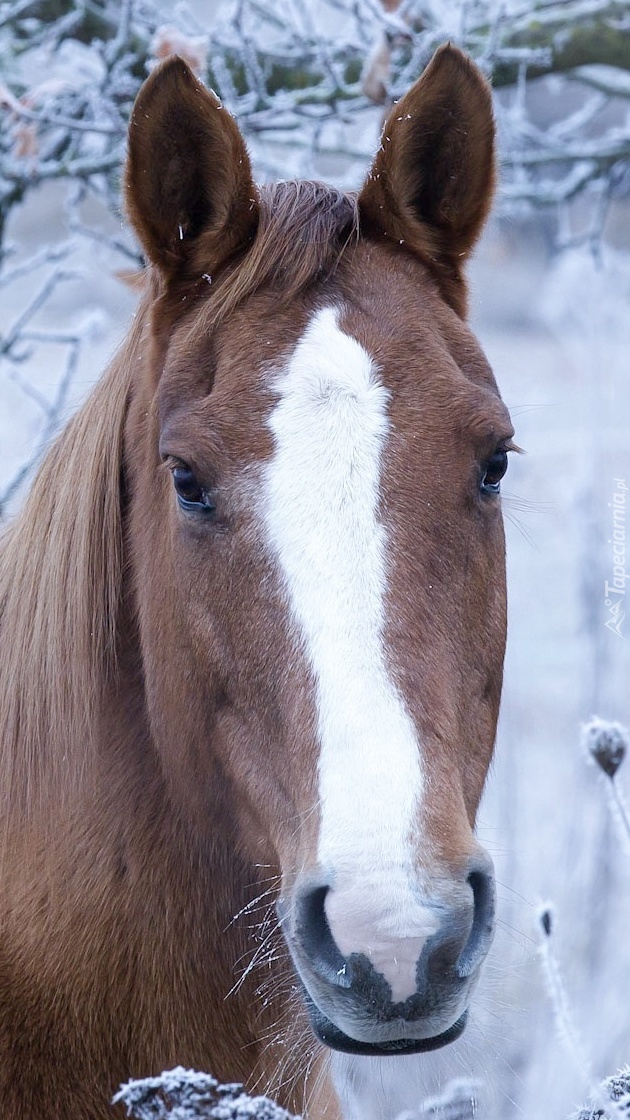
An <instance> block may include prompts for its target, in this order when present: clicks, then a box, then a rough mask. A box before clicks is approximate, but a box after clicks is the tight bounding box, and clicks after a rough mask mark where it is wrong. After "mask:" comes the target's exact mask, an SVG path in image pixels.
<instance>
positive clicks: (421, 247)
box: [359, 45, 495, 315]
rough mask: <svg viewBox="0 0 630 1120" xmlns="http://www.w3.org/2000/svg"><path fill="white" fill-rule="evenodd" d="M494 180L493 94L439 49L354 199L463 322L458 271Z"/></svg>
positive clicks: (373, 230) (393, 117)
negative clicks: (430, 278)
mask: <svg viewBox="0 0 630 1120" xmlns="http://www.w3.org/2000/svg"><path fill="white" fill-rule="evenodd" d="M494 181H495V163H494V118H493V112H492V95H491V92H490V87H489V85H488V83H487V82H486V80H485V78H483V76H482V75H481V73H480V71H479V70H478V69H477V67H476V66H475V65H474V63H473V62H471V60H470V59H469V58H468V57H467V56H466V55H465V54H462V52H461V51H460V50H457V48H456V47H452V46H450V45H448V46H445V47H441V48H440V49H439V50H438V51H437V52H436V54H435V55H434V57H433V59H432V61H431V62H430V64H429V66H428V67H427V69H426V70H425V71H424V73H423V75H422V77H421V78H419V80H418V81H417V82H416V83H415V85H414V86H412V88H411V89H410V90H409V92H408V93H407V94H405V96H404V97H403V98H402V99H401V100H400V101H399V102H398V103H397V104H396V105H395V106H394V108H393V110H392V112H391V113H390V116H389V118H388V120H387V122H386V124H385V127H384V129H383V136H382V142H381V147H380V149H379V152H378V154H377V156H376V158H375V160H374V163H373V165H372V170H371V172H370V174H369V176H368V178H367V181H366V183H365V185H364V187H363V189H362V191H361V193H360V195H359V211H360V215H361V226H362V228H363V230H364V232H365V233H366V234H368V235H372V236H380V237H386V238H387V240H388V241H393V242H394V243H395V244H397V243H400V244H402V243H404V244H405V246H406V248H407V249H408V250H411V252H413V253H415V254H416V255H417V256H419V257H421V259H422V260H423V261H424V262H425V263H426V264H427V266H428V267H429V269H430V270H431V271H432V272H433V274H434V275H435V276H436V278H437V281H438V283H439V286H440V289H441V292H442V295H443V296H444V298H445V299H446V300H447V302H448V303H450V304H451V306H452V307H454V308H455V310H456V311H457V312H458V314H460V315H463V314H464V313H465V307H466V290H465V284H464V280H463V276H462V266H463V264H464V262H465V260H466V257H467V256H468V254H469V252H470V250H471V249H472V247H473V245H474V243H475V241H476V240H477V238H478V236H479V234H480V232H481V229H482V226H483V224H484V222H485V219H486V217H487V214H488V210H489V208H490V203H491V201H492V195H493V190H494Z"/></svg>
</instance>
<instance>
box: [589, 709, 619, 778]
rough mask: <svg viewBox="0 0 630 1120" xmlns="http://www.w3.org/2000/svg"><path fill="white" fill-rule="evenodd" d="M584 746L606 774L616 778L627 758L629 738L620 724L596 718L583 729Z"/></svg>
mask: <svg viewBox="0 0 630 1120" xmlns="http://www.w3.org/2000/svg"><path fill="white" fill-rule="evenodd" d="M582 744H583V746H584V749H585V750H586V752H587V754H588V755H589V757H590V758H592V759H594V760H595V762H596V763H597V765H598V766H600V767H601V769H602V770H603V771H604V773H605V774H607V775H608V777H609V778H614V776H615V774H616V773H617V770H618V769H619V767H620V766H621V763H622V762H623V760H624V758H625V756H626V752H627V750H628V744H629V736H628V732H627V731H626V729H625V727H622V726H621V724H620V723H612V722H611V721H610V720H605V719H599V718H598V717H597V716H594V717H593V719H592V720H590V721H589V722H588V723H585V724H584V726H583V727H582Z"/></svg>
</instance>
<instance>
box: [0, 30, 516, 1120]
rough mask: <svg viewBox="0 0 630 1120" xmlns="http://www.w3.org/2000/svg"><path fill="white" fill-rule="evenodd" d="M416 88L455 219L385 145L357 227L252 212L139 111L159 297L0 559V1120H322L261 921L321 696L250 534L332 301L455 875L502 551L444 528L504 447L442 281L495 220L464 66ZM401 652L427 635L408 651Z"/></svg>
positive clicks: (351, 219) (227, 125)
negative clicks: (300, 350)
mask: <svg viewBox="0 0 630 1120" xmlns="http://www.w3.org/2000/svg"><path fill="white" fill-rule="evenodd" d="M452 74H456V75H458V81H457V82H456V83H455V85H456V86H457V88H456V90H455V92H454V98H455V101H454V106H455V108H454V111H459V109H460V108H461V105H462V97H463V96H464V95H465V96H464V100H465V99H466V98H468V99H469V100H471V99H472V96H473V93H475V96H476V98H477V100H476V102H475V104H476V110H477V112H478V113H479V114H480V116H481V118H482V120H481V122H480V124H479V127H478V128H474V127H472V123H473V122H470V123H471V135H470V142H469V146H468V147H467V148H466V149H465V151H464V150H463V149H462V143H463V141H462V139H461V137H459V138H457V140H456V141H455V140H453V138H452V137H450V134H449V130H448V113H447V114H446V116H445V115H444V112H443V109H442V107H441V101H440V97H439V96H438V94H439V91H440V89H441V90H442V97H443V96H444V82H445V75H446V85H447V86H448V85H449V84H451V85H452V82H451V77H452ZM449 75H450V76H449ZM423 81H424V86H422V83H420V84H419V85H418V86H417V87H414V89H415V92H414V91H412V92H411V93H410V94H409V95H408V98H409V99H410V100H409V102H408V107H409V109H410V111H411V112H412V116H413V117H414V119H416V117H417V120H418V121H420V120H421V121H422V122H423V126H422V127H423V128H424V129H426V130H428V133H427V134H428V135H431V136H432V137H433V139H432V141H431V145H430V149H431V153H432V156H431V158H432V159H433V156H435V154H436V144H437V139H436V137H437V134H438V133H439V132H440V130H442V132H444V133H445V147H444V150H443V158H444V160H447V159H453V160H454V162H455V164H456V165H457V168H456V170H458V171H459V170H461V167H462V166H465V167H466V168H467V169H468V172H469V174H467V176H464V179H465V181H466V183H468V184H470V189H468V187H464V186H461V185H460V186H459V187H457V186H452V185H451V183H450V180H449V178H448V175H447V174H446V170H445V166H443V165H442V163H441V162H440V158H437V157H436V159H435V160H434V163H433V167H434V171H433V172H431V173H430V174H429V173H428V172H427V171H426V167H425V166H424V162H423V161H424V160H425V158H426V144H424V143H423V142H420V139H419V136H418V135H417V134H416V132H414V131H413V129H408V128H407V125H406V124H405V125H404V126H403V127H402V128H398V122H397V121H396V120H395V119H394V117H395V115H396V113H394V115H393V117H392V120H391V121H390V122H389V124H388V125H387V126H386V128H387V129H389V132H390V135H391V143H390V146H388V147H385V148H384V149H383V151H382V152H381V153H380V154H379V156H378V157H377V161H376V164H375V169H373V173H372V177H371V179H370V180H369V181H368V183H367V184H366V186H365V188H364V190H363V191H362V192H361V193H360V195H359V197H358V199H353V198H348V197H346V196H344V195H342V194H340V193H339V192H336V191H333V190H331V189H329V188H325V187H323V186H321V185H318V184H293V183H286V184H278V185H276V186H274V187H266V188H262V189H260V190H257V189H256V188H254V186H253V184H252V182H251V174H250V171H249V163H248V161H247V156H246V152H245V148H244V146H243V143H242V140H241V139H240V135H239V134H238V130H237V129H236V125H235V124H234V122H233V121H232V120H231V118H229V116H228V114H226V112H225V110H223V109H220V108H219V107H218V104H217V102H216V100H215V99H213V98H212V96H211V95H209V94H207V93H206V92H205V91H204V90H203V88H202V87H201V86H200V85H199V83H197V82H196V80H195V79H194V78H193V77H192V75H191V74H190V72H189V71H188V70H187V69H186V67H185V66H184V64H183V63H181V62H179V61H175V62H169V63H166V64H165V65H164V66H163V67H162V68H160V69H159V70H158V71H156V72H155V73H154V75H153V76H152V78H151V79H150V80H149V82H148V83H147V84H146V86H145V88H144V90H143V92H142V93H141V94H140V97H139V100H138V103H137V107H136V110H135V113H134V119H133V122H132V128H131V134H130V155H129V163H128V170H127V198H128V207H129V211H130V214H131V217H132V220H133V221H134V224H135V226H136V229H137V231H138V233H139V235H140V237H141V239H142V241H143V244H144V248H145V251H146V252H147V255H148V258H149V260H150V262H151V268H150V270H149V275H148V282H147V285H146V292H145V295H144V297H143V300H142V304H141V307H140V309H139V312H138V315H137V317H136V320H135V323H134V326H133V328H132V330H131V332H130V335H129V337H128V339H127V341H126V342H125V344H124V345H123V348H122V350H121V352H120V354H119V355H118V357H117V358H116V359H115V361H114V362H113V364H112V366H111V367H110V369H109V371H108V372H107V373H106V375H105V376H104V378H103V380H102V381H101V383H100V384H99V385H98V386H97V388H96V389H95V390H94V392H93V393H92V395H91V396H90V398H89V399H88V400H87V402H86V403H85V405H84V406H83V407H82V409H81V410H80V411H79V412H78V414H77V415H76V417H75V418H74V419H73V420H72V421H71V423H70V424H69V425H68V427H67V429H66V430H65V432H64V433H63V434H62V435H61V437H60V438H59V440H58V441H57V443H56V444H55V445H54V446H53V448H52V449H51V451H50V452H49V454H48V456H47V458H46V460H45V461H44V463H43V465H42V468H41V470H40V472H39V474H38V476H37V479H36V481H35V483H34V485H33V489H32V492H31V495H30V497H29V499H28V501H27V503H26V505H25V507H24V510H23V511H22V513H21V514H20V516H19V517H18V519H17V520H16V522H15V524H14V525H13V526H12V527H11V528H10V530H9V531H8V532H7V533H6V534H5V535H4V537H3V539H2V542H1V545H0V716H1V721H0V724H1V727H2V736H3V738H2V744H1V752H2V753H1V755H0V775H1V781H0V790H1V793H0V797H1V799H2V800H1V812H2V822H1V829H2V851H1V854H0V869H1V875H0V1112H1V1114H2V1117H3V1120H5V1118H6V1120H44V1117H49V1116H54V1117H55V1120H70V1118H73V1120H76V1118H77V1117H80V1118H81V1120H104V1118H105V1117H106V1116H108V1115H110V1114H111V1113H110V1110H109V1107H108V1100H109V1098H110V1097H111V1094H112V1093H113V1091H114V1090H115V1088H116V1087H117V1085H118V1084H119V1083H120V1082H121V1081H123V1080H124V1079H125V1078H127V1077H130V1076H142V1075H144V1074H150V1073H155V1072H156V1071H158V1070H160V1069H162V1068H166V1067H168V1066H171V1065H174V1064H176V1063H182V1064H184V1065H187V1066H196V1067H197V1068H201V1069H206V1070H209V1071H210V1072H212V1073H213V1074H214V1075H215V1076H217V1077H219V1078H222V1079H224V1080H234V1079H242V1080H244V1081H246V1082H247V1084H248V1086H249V1087H250V1088H258V1089H265V1090H267V1091H270V1092H272V1093H275V1094H276V1095H278V1097H279V1099H281V1100H282V1101H283V1102H284V1103H286V1104H287V1105H289V1106H291V1107H293V1108H295V1109H298V1110H301V1109H303V1108H304V1107H305V1105H308V1099H309V1095H310V1096H311V1098H312V1100H313V1101H315V1100H317V1101H319V1103H318V1104H313V1106H312V1107H313V1115H320V1114H322V1113H323V1105H322V1103H321V1102H322V1101H323V1100H325V1099H327V1097H328V1095H329V1090H328V1088H327V1086H326V1084H325V1083H324V1080H325V1073H324V1072H322V1070H323V1066H322V1058H321V1054H320V1050H319V1048H318V1046H317V1045H316V1044H315V1042H314V1039H313V1036H312V1035H311V1034H310V1031H309V1028H308V1025H307V1022H306V1018H305V1015H304V1012H303V1010H302V1007H301V1002H300V1000H299V997H298V996H296V994H295V982H294V977H293V973H292V969H291V966H290V963H289V960H288V954H287V952H286V949H285V947H284V943H283V941H282V938H281V936H280V933H279V931H278V929H277V923H276V920H275V912H274V908H273V907H274V903H275V901H276V898H277V895H278V892H279V890H280V889H282V891H285V890H286V889H289V888H290V887H291V884H292V882H293V881H294V880H295V877H296V875H298V874H299V873H300V871H301V870H303V869H304V868H305V867H308V866H309V865H310V862H312V860H313V849H314V838H315V836H316V831H317V825H318V822H317V812H316V809H317V786H316V765H315V752H316V737H317V736H316V716H315V712H314V706H313V698H312V692H313V688H312V681H311V680H310V674H309V669H308V667H307V666H306V665H305V663H304V658H303V653H302V651H301V650H300V649H296V648H295V645H294V639H293V636H292V631H291V627H290V624H289V620H287V618H286V609H285V605H284V599H283V591H282V586H281V583H280V580H279V576H278V573H277V571H275V569H274V566H273V564H272V563H271V561H270V559H269V557H268V556H267V554H266V551H265V548H264V545H263V542H262V541H261V539H260V531H259V524H258V520H257V516H256V497H257V491H256V479H257V473H256V472H257V470H258V469H259V468H260V465H261V464H262V463H263V462H264V460H265V459H266V458H267V457H268V456H269V455H270V454H271V452H272V447H271V438H270V434H269V430H268V428H267V427H266V424H265V420H266V417H267V416H268V413H269V409H270V407H271V406H272V404H273V395H272V393H271V391H270V389H269V385H268V373H269V368H270V367H273V366H274V365H275V364H277V363H278V362H281V360H282V357H283V355H285V354H287V353H289V352H290V349H291V347H292V346H294V345H295V343H296V341H297V339H298V338H299V336H300V333H301V331H302V330H303V328H304V326H305V324H306V322H307V320H308V316H309V315H310V314H311V313H312V310H313V308H314V307H316V306H318V304H319V303H321V301H322V300H323V299H325V300H326V301H328V302H331V301H333V300H334V299H337V300H338V301H339V302H340V304H342V305H343V306H344V307H345V308H347V311H346V313H345V316H346V317H345V320H344V323H345V326H346V328H347V329H348V330H349V331H350V332H351V333H354V334H355V336H356V337H357V338H358V339H359V341H361V342H363V344H364V345H366V346H367V347H368V349H369V350H370V351H371V352H372V353H373V354H374V356H375V359H376V360H377V362H378V363H379V365H380V366H381V368H382V369H383V371H384V376H385V377H386V379H387V383H388V388H389V389H390V391H391V394H392V428H393V431H394V436H393V441H394V442H393V455H392V461H391V467H390V468H389V470H388V472H387V474H386V476H385V478H384V483H383V495H382V503H383V517H384V520H386V521H387V522H388V523H389V522H391V532H392V535H393V539H394V541H395V559H394V562H393V571H392V592H391V595H392V604H391V606H392V610H391V612H390V623H389V630H388V633H387V635H386V637H387V641H388V647H389V648H390V651H391V659H392V666H393V669H394V671H395V673H396V675H397V678H398V679H399V681H400V687H401V690H402V692H403V695H404V696H405V697H406V699H407V702H408V704H409V708H410V712H411V715H412V717H413V719H414V720H415V722H416V724H417V725H418V727H419V729H421V731H422V735H423V738H424V739H425V741H426V743H427V750H428V753H429V758H430V762H431V766H432V775H433V779H432V780H433V782H434V785H435V796H434V798H433V801H432V809H431V816H432V819H431V820H430V821H428V822H427V827H428V828H429V830H430V832H431V833H432V834H433V835H434V837H435V838H436V842H437V850H438V852H439V861H440V867H441V868H448V867H454V866H456V865H458V864H459V863H461V862H462V861H463V860H464V859H465V858H466V856H467V854H468V853H469V852H470V850H471V845H473V843H474V842H473V841H472V833H471V829H472V826H473V823H474V816H475V812H476V807H477V803H478V800H479V796H480V793H481V787H482V784H483V779H484V776H485V772H486V768H487V765H488V761H489V757H490V752H491V748H492V740H493V736H494V727H495V723H496V715H497V708H498V698H499V691H500V681H501V661H502V653H503V642H504V631H505V603H504V578H503V567H502V557H503V538H502V532H501V527H500V519H499V515H498V512H496V511H495V512H494V513H487V512H482V510H481V508H476V506H475V507H474V508H473V506H474V503H473V504H472V505H471V503H470V501H469V500H468V499H467V498H462V494H463V493H468V490H466V486H468V482H469V481H470V477H471V471H472V470H473V466H472V464H474V462H475V461H476V460H478V459H483V457H484V456H485V457H487V456H489V455H490V454H492V450H493V447H494V446H495V443H496V441H497V440H499V439H503V438H504V436H505V435H506V434H509V421H508V420H507V418H506V415H505V410H504V408H503V406H502V404H501V402H500V400H499V398H498V395H497V393H496V387H495V386H494V381H493V379H492V375H491V373H490V371H489V369H488V367H487V364H486V363H485V360H484V359H483V356H482V355H481V353H480V351H479V349H478V347H477V346H476V344H475V343H474V340H473V339H472V336H471V335H470V333H469V331H468V330H467V328H466V327H465V325H464V324H463V322H462V321H461V318H460V315H461V313H462V311H463V297H462V291H463V281H462V279H461V254H462V253H463V254H464V255H465V254H466V253H467V252H468V250H469V248H470V246H471V244H472V240H473V238H474V236H475V235H476V232H477V231H478V228H479V227H480V224H481V221H482V220H483V216H484V214H485V211H486V208H487V205H488V199H489V194H490V192H491V188H492V177H493V172H492V166H491V164H490V165H489V166H488V165H487V164H488V160H489V159H490V158H491V157H490V148H489V145H488V139H487V138H488V133H489V130H490V131H491V117H489V116H488V107H487V104H486V94H485V92H484V90H485V87H484V86H483V83H482V81H481V79H480V78H479V77H478V76H477V77H476V78H475V72H474V71H473V70H471V69H470V67H469V65H468V63H467V62H466V61H465V60H463V58H462V56H461V55H459V54H458V52H451V54H449V55H446V56H445V55H443V56H442V62H441V63H438V64H437V65H434V68H433V71H432V73H431V74H429V75H428V77H427V78H426V79H423ZM475 82H476V84H475ZM462 91H464V93H462ZM405 100H407V99H405ZM403 104H404V103H403ZM436 105H438V108H436ZM462 111H463V110H462ZM432 115H433V117H432ZM433 118H435V120H436V121H437V124H436V127H435V128H434V129H433V131H431V119H433ZM217 122H220V123H217ZM438 147H439V145H438ZM440 150H441V149H440ZM414 161H416V162H417V163H418V167H417V173H416V178H415V183H416V187H415V188H414V186H413V182H412V179H413V167H414ZM400 168H402V170H400ZM484 168H485V178H484ZM379 175H380V177H381V178H380V185H379V180H378V176H379ZM427 176H428V177H427ZM460 182H461V180H460ZM484 184H485V193H484ZM161 185H162V187H163V189H161ZM414 190H415V194H414ZM435 192H437V193H440V192H441V194H442V195H443V196H444V201H443V205H442V208H441V209H440V206H439V202H438V198H437V194H436V193H435ZM412 196H413V198H416V197H422V198H423V199H424V202H425V203H426V206H425V207H424V209H423V210H422V212H421V213H420V212H419V211H418V210H417V208H416V209H414V205H415V204H414V205H412V201H413V199H412ZM379 199H383V200H384V201H383V202H382V203H381V202H379ZM381 205H382V206H383V207H384V212H383V214H382V217H381V218H379V216H378V215H379V212H380V207H381ZM180 226H181V231H182V236H181V237H180V235H179V229H180ZM398 233H401V234H403V235H404V236H401V237H400V238H398V237H395V236H393V235H394V234H398ZM399 240H404V242H405V245H404V247H401V246H399V244H398V241H399ZM434 253H435V259H434V256H433V255H432V254H434ZM208 277H210V278H211V282H209V281H208ZM449 305H450V306H449ZM452 308H455V311H454V310H452ZM418 432H420V433H421V438H422V446H423V452H422V455H421V456H418V453H417V450H416V449H417V446H418V445H417V443H416V436H417V434H418ZM169 456H170V457H175V458H180V459H182V460H184V461H186V462H188V463H190V464H191V465H192V466H194V469H195V471H196V472H197V473H198V474H199V476H200V477H202V478H203V479H204V481H205V482H206V483H207V484H208V485H211V486H212V487H213V489H214V490H215V491H216V494H217V509H218V518H217V522H216V525H215V526H214V527H213V528H212V530H211V531H210V532H209V533H206V532H205V530H204V531H203V532H202V533H200V532H199V531H198V530H197V529H195V528H194V527H191V526H190V525H187V526H184V525H183V524H182V522H181V520H180V519H179V518H178V515H177V512H176V509H175V505H174V502H173V498H172V483H171V480H170V477H169V472H168V470H167V469H166V468H165V466H164V463H163V462H162V460H163V459H164V458H167V457H169ZM427 463H428V464H429V467H430V472H431V473H430V475H429V476H427ZM433 479H436V480H439V483H440V490H441V491H442V492H443V493H442V499H441V503H440V516H439V517H438V518H437V519H436V516H435V513H434V509H432V508H431V501H432V498H433V495H434V487H433V485H432V482H433ZM463 480H468V481H466V483H465V482H464V481H463ZM473 489H474V487H473ZM467 503H468V504H467ZM410 510H412V511H413V516H412V517H410V516H409V511H410ZM462 519H463V523H464V529H463V530H462ZM427 581H428V582H429V584H430V585H431V586H432V588H433V591H432V595H431V596H430V597H429V599H427V597H426V595H425V594H424V592H423V591H422V590H421V589H423V588H424V587H425V585H426V583H427ZM418 633H427V634H429V633H430V635H431V640H430V642H429V641H427V642H426V643H425V644H424V645H423V646H422V648H418V644H417V641H416V640H415V638H414V635H417V634H418ZM464 745H467V749H466V750H464V749H463V748H464ZM257 955H258V956H259V957H260V963H259V965H258V967H257V968H253V969H252V970H251V972H250V971H248V969H247V966H248V963H250V962H252V961H253V960H254V958H256V957H257ZM232 989H233V990H232ZM231 990H232V991H231ZM228 993H231V994H229V995H228ZM263 997H264V998H263ZM324 1065H325V1062H324ZM309 1069H311V1070H312V1076H311V1077H310V1078H309V1077H308V1076H307V1074H308V1073H309ZM328 1107H329V1112H328V1113H327V1114H328V1115H330V1108H332V1106H330V1105H329V1106H328Z"/></svg>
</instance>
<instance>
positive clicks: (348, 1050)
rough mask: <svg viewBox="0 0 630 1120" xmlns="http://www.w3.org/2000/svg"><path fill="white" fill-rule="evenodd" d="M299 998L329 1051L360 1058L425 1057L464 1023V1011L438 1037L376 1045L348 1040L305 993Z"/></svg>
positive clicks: (453, 1037) (456, 1034)
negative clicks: (359, 1056) (359, 1055)
mask: <svg viewBox="0 0 630 1120" xmlns="http://www.w3.org/2000/svg"><path fill="white" fill-rule="evenodd" d="M303 995H304V1001H305V1003H306V1008H307V1011H308V1016H309V1019H310V1023H311V1027H312V1029H313V1032H314V1033H315V1035H316V1036H317V1038H318V1039H319V1040H320V1042H323V1043H324V1045H325V1046H328V1047H329V1048H330V1049H331V1050H340V1051H341V1052H342V1053H344V1054H362V1055H363V1056H364V1057H372V1058H385V1057H392V1056H394V1055H405V1054H425V1053H427V1052H428V1051H429V1050H439V1049H441V1047H442V1046H448V1044H449V1043H450V1042H455V1040H456V1039H458V1038H459V1037H460V1035H461V1034H462V1032H463V1030H464V1028H465V1026H466V1023H467V1021H468V1008H467V1009H466V1010H465V1011H464V1013H463V1015H460V1017H459V1019H458V1020H457V1022H455V1023H453V1025H452V1026H451V1027H449V1028H448V1030H446V1031H443V1032H442V1033H441V1034H438V1035H434V1036H433V1037H432V1038H396V1039H390V1040H379V1041H377V1042H366V1041H360V1040H359V1039H356V1038H350V1036H349V1035H347V1034H345V1033H344V1032H343V1031H342V1030H341V1028H340V1027H338V1026H336V1025H335V1023H333V1022H331V1020H330V1019H329V1018H328V1017H327V1016H326V1015H324V1013H323V1011H321V1010H320V1008H319V1007H318V1006H317V1004H316V1003H315V1002H314V1001H313V999H312V998H311V997H310V995H309V994H308V992H306V991H304V993H303Z"/></svg>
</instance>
